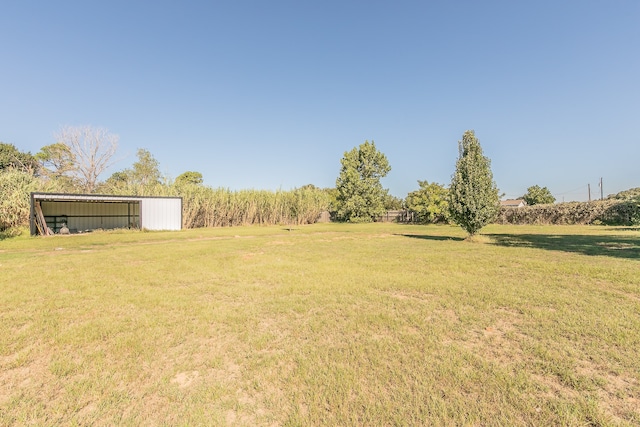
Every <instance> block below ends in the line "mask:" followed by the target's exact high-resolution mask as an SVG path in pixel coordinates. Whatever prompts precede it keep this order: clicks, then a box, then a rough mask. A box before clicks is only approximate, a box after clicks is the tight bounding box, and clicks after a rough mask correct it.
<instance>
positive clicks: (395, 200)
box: [384, 192, 404, 211]
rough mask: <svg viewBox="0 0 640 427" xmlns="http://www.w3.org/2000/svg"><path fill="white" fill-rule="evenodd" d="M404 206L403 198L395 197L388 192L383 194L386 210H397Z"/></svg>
mask: <svg viewBox="0 0 640 427" xmlns="http://www.w3.org/2000/svg"><path fill="white" fill-rule="evenodd" d="M403 208H404V200H402V199H401V198H399V197H396V196H394V195H392V194H389V192H385V195H384V209H385V210H386V211H399V210H401V209H403Z"/></svg>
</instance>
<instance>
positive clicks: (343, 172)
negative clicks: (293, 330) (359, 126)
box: [336, 141, 391, 222]
mask: <svg viewBox="0 0 640 427" xmlns="http://www.w3.org/2000/svg"><path fill="white" fill-rule="evenodd" d="M340 162H341V163H342V168H341V169H340V175H339V176H338V179H337V180H336V189H337V190H338V194H337V197H336V199H337V200H336V203H337V208H338V212H337V216H338V219H340V220H342V221H349V222H371V221H372V220H374V219H375V218H376V217H378V216H381V215H383V214H384V212H385V209H384V202H385V196H386V194H387V190H385V189H384V188H382V184H381V183H380V179H381V178H383V177H385V176H386V175H387V173H389V171H390V170H391V166H389V160H387V157H386V156H385V155H384V154H383V153H381V152H380V151H378V150H377V149H376V145H375V143H374V142H373V141H371V142H369V141H365V142H364V143H363V144H360V146H359V147H356V148H354V149H353V150H351V151H348V152H345V153H344V157H343V158H342V160H340Z"/></svg>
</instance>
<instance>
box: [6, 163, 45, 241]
mask: <svg viewBox="0 0 640 427" xmlns="http://www.w3.org/2000/svg"><path fill="white" fill-rule="evenodd" d="M37 189H38V180H37V178H35V177H34V176H33V174H30V173H27V172H24V171H21V170H18V169H6V170H3V171H2V172H0V195H2V197H0V230H5V229H8V228H12V227H18V226H20V225H24V224H26V223H28V222H29V209H30V208H29V203H30V201H29V194H30V193H31V192H32V191H36V190H37Z"/></svg>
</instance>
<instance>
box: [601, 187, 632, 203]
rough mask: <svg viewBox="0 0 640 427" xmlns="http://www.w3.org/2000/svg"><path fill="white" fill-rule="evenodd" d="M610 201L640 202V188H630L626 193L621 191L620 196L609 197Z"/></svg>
mask: <svg viewBox="0 0 640 427" xmlns="http://www.w3.org/2000/svg"><path fill="white" fill-rule="evenodd" d="M608 199H616V200H631V201H636V202H640V187H635V188H630V189H628V190H625V191H621V192H619V193H618V194H615V195H612V196H609V197H608Z"/></svg>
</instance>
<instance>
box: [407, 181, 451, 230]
mask: <svg viewBox="0 0 640 427" xmlns="http://www.w3.org/2000/svg"><path fill="white" fill-rule="evenodd" d="M418 185H419V186H420V189H419V190H416V191H412V192H411V193H409V194H408V195H407V201H406V204H407V208H408V209H410V210H412V211H414V212H416V214H417V216H418V220H419V221H420V222H424V223H437V222H448V221H449V201H448V199H449V190H448V189H447V188H446V187H445V186H444V185H440V184H438V183H435V182H432V183H431V184H429V182H428V181H420V180H418Z"/></svg>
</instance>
